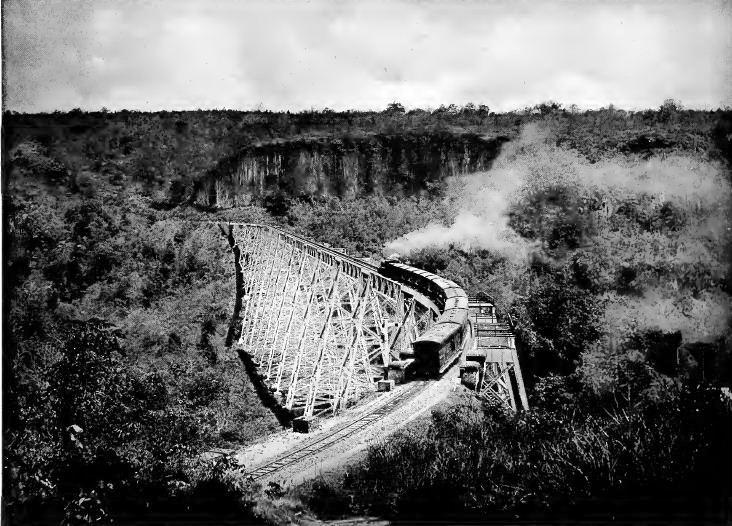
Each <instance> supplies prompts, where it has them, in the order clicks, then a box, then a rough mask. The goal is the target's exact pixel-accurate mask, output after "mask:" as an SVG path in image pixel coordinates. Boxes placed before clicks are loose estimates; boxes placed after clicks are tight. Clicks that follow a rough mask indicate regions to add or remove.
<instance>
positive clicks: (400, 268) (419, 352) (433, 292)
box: [380, 260, 473, 377]
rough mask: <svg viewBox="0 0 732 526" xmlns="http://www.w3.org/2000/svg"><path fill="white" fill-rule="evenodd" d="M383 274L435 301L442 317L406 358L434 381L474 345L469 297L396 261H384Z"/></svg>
mask: <svg viewBox="0 0 732 526" xmlns="http://www.w3.org/2000/svg"><path fill="white" fill-rule="evenodd" d="M380 273H381V274H383V275H385V276H387V277H390V278H392V279H395V280H398V281H400V282H402V283H406V284H408V285H409V286H411V287H412V288H414V289H415V290H416V291H418V292H420V293H422V294H425V295H426V296H428V297H429V298H430V299H432V300H433V301H434V303H435V305H437V307H438V308H440V309H441V311H442V314H441V315H440V316H439V317H438V318H437V320H435V322H434V323H433V324H432V326H431V327H430V328H429V329H427V330H426V331H425V332H424V333H423V334H421V335H420V336H419V337H418V338H417V339H416V340H415V341H414V343H413V344H412V351H411V352H408V353H405V356H404V358H408V359H413V360H414V372H415V373H416V374H417V375H419V376H427V377H434V376H439V375H440V374H442V373H444V372H445V371H446V370H447V369H448V368H449V367H450V365H452V364H453V363H454V362H455V361H456V360H457V359H458V358H459V357H460V355H461V354H462V352H463V349H464V348H465V347H466V345H470V344H471V343H472V337H473V334H472V333H473V330H472V326H471V323H470V321H469V319H468V297H467V296H466V295H465V292H464V291H463V289H461V288H460V287H459V286H458V285H457V284H456V283H454V282H452V281H450V280H448V279H445V278H441V277H440V276H437V275H435V274H432V273H431V272H427V271H425V270H421V269H417V268H414V267H410V266H409V265H405V264H403V263H400V262H398V261H395V260H387V261H384V262H383V263H382V265H381V268H380Z"/></svg>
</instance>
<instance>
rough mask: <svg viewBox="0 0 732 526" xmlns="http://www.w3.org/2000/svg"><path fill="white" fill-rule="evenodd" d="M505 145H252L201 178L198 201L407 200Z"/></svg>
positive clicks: (446, 136)
mask: <svg viewBox="0 0 732 526" xmlns="http://www.w3.org/2000/svg"><path fill="white" fill-rule="evenodd" d="M507 140H508V139H506V138H505V137H496V138H486V137H481V136H479V135H476V134H450V133H447V132H441V133H435V132H433V133H407V134H402V135H372V136H368V137H360V138H342V137H341V138H332V137H328V138H318V139H294V140H278V141H272V142H269V143H265V144H255V145H251V146H247V147H245V148H243V149H242V150H241V151H240V152H239V153H238V154H236V155H234V156H232V157H230V158H227V159H224V160H222V161H221V162H220V163H219V164H218V166H217V167H216V168H215V169H214V170H213V171H212V172H211V173H209V174H207V175H206V176H205V177H203V178H202V179H201V180H199V181H198V183H197V187H196V196H195V198H196V201H197V202H198V203H200V204H202V205H208V206H218V207H228V206H233V205H234V206H235V205H237V204H242V203H245V202H248V201H249V200H250V199H251V197H252V196H263V195H267V194H270V193H274V192H277V191H282V192H285V193H288V194H290V195H310V196H328V195H331V196H338V197H342V198H354V197H358V196H360V195H364V194H369V193H383V194H394V195H412V194H416V193H419V192H420V191H422V190H425V189H426V188H427V187H428V186H429V185H430V184H435V183H440V182H441V181H443V180H444V179H445V178H447V177H449V176H453V175H457V174H463V173H471V172H476V171H480V170H487V169H488V168H490V165H491V162H492V161H493V159H495V157H496V156H497V155H498V152H499V150H500V147H501V144H503V142H505V141H507Z"/></svg>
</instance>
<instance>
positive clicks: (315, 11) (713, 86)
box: [3, 0, 732, 112]
mask: <svg viewBox="0 0 732 526" xmlns="http://www.w3.org/2000/svg"><path fill="white" fill-rule="evenodd" d="M730 5H731V4H730V2H728V1H725V0H720V1H707V2H694V1H674V0H670V1H669V0H666V1H638V2H627V1H622V0H615V1H606V2H591V1H590V2H588V1H584V2H578V1H576V2H575V1H559V0H547V1H537V0H534V1H531V2H528V1H527V2H520V1H519V2H517V1H505V2H498V1H477V0H476V1H445V0H443V1H403V2H399V1H394V0H390V1H310V2H305V1H298V2H294V1H293V2H285V1H279V2H277V1H267V2H258V1H234V0H231V1H229V0H208V1H204V0H115V1H111V0H81V1H73V0H50V1H49V0H5V1H4V2H3V7H4V13H3V14H4V33H3V52H4V61H3V66H4V73H5V77H4V81H5V82H4V99H5V100H4V102H5V108H6V109H10V110H16V111H29V112H31V111H53V110H56V109H60V110H68V109H71V108H74V107H80V108H83V109H89V110H97V109H100V108H102V107H107V108H108V109H111V110H117V109H123V108H127V109H136V110H161V109H195V108H231V109H252V108H256V107H264V108H268V109H273V110H284V109H289V110H301V109H308V108H311V107H313V108H323V107H330V108H333V109H338V110H342V109H369V108H373V109H383V108H384V107H385V106H386V105H387V104H388V103H389V102H391V101H400V102H402V103H403V104H404V105H405V106H406V107H407V108H413V107H422V108H430V107H431V108H436V107H438V106H439V105H441V104H450V103H456V104H464V103H466V102H470V101H472V102H474V103H476V104H487V105H489V106H490V107H491V109H493V110H495V111H504V110H511V109H517V108H521V107H525V106H527V105H533V104H536V103H539V102H543V101H546V100H549V99H551V100H555V101H558V102H560V103H562V104H565V105H569V104H572V103H575V104H577V105H579V106H580V107H599V106H606V105H608V104H610V103H613V104H615V105H616V106H618V107H623V108H628V109H639V108H648V107H657V106H659V105H660V104H661V103H662V101H663V100H664V99H666V98H675V99H679V100H681V101H682V103H683V104H684V106H686V107H698V108H716V107H719V106H724V105H732V94H731V90H730V86H731V85H732V61H731V60H730V58H731V57H732V53H731V52H732V40H731V38H732V37H731V36H730V35H732V22H731V21H732V10H731V9H730Z"/></svg>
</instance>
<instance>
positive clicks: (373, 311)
mask: <svg viewBox="0 0 732 526" xmlns="http://www.w3.org/2000/svg"><path fill="white" fill-rule="evenodd" d="M235 227H236V228H235V231H234V232H235V238H236V243H237V245H238V246H239V247H240V250H241V256H240V263H241V265H242V270H243V273H244V294H245V295H244V303H243V309H242V315H243V316H242V317H243V323H242V330H241V337H240V339H239V342H238V343H239V345H240V346H241V347H242V348H243V349H244V350H245V351H246V352H247V353H248V354H249V355H250V356H251V357H252V359H253V361H254V363H255V364H256V365H257V366H258V368H259V371H260V373H261V374H262V376H263V377H264V380H265V381H266V382H267V383H268V384H269V385H270V387H271V388H272V389H273V390H274V392H275V395H276V396H277V397H278V398H279V400H280V402H281V403H282V404H283V406H284V407H286V408H287V409H290V410H291V411H292V412H293V413H294V414H298V415H300V414H301V415H303V416H305V417H312V416H319V415H322V414H325V413H328V412H330V413H335V412H337V411H338V410H339V409H341V408H344V407H347V406H349V405H351V404H352V403H355V402H356V401H358V400H359V399H360V398H362V397H363V396H364V395H366V394H367V393H369V392H372V391H375V390H376V387H377V382H378V381H379V380H381V379H383V378H385V370H386V368H387V367H388V366H389V365H390V363H391V362H392V361H396V360H399V355H400V353H401V352H403V351H408V350H409V349H410V348H411V343H412V342H413V341H414V339H415V338H416V337H417V336H418V335H419V334H420V333H421V332H423V331H424V330H426V329H427V328H428V327H429V325H430V324H431V323H432V322H433V321H434V319H435V317H436V316H437V315H438V312H437V309H436V307H434V305H431V304H430V302H429V301H428V300H427V301H425V300H424V298H420V295H419V294H417V293H415V292H414V291H411V290H409V289H408V288H406V287H405V286H403V285H402V284H400V283H397V282H395V281H392V280H390V279H388V278H386V277H384V276H382V275H380V274H379V273H378V267H376V266H374V265H371V264H369V263H367V262H365V261H363V260H360V259H357V258H352V257H349V256H347V255H346V254H343V253H341V252H339V251H338V250H334V249H330V248H328V247H323V246H321V245H318V244H315V243H312V242H309V241H308V240H306V239H305V238H302V237H300V236H296V235H293V234H290V233H286V232H284V231H281V230H279V229H277V228H274V227H269V226H263V225H250V224H239V225H235Z"/></svg>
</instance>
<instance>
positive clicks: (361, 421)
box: [247, 381, 428, 480]
mask: <svg viewBox="0 0 732 526" xmlns="http://www.w3.org/2000/svg"><path fill="white" fill-rule="evenodd" d="M427 386H428V382H426V381H415V382H411V383H410V384H409V385H408V386H406V387H404V388H403V390H402V391H401V392H399V393H398V394H395V395H394V397H393V398H392V399H391V400H389V401H388V402H386V403H385V404H384V405H382V406H380V407H377V408H376V409H374V410H373V411H369V412H367V413H366V414H364V415H362V416H360V417H359V418H357V419H355V420H353V421H351V422H349V423H347V424H342V425H340V426H337V427H336V429H334V430H333V431H331V432H330V433H328V434H327V435H325V436H324V437H321V438H318V439H315V440H311V441H310V442H308V443H306V444H304V445H302V446H301V447H299V448H297V449H295V450H292V451H289V452H287V453H285V454H282V455H279V456H278V457H276V458H275V459H274V460H271V461H270V462H268V463H266V464H264V465H262V466H259V467H258V468H256V469H254V470H253V471H250V472H249V473H247V475H249V476H250V477H252V478H253V479H254V480H258V479H262V478H264V477H266V476H268V475H272V474H273V473H276V472H277V471H280V470H282V469H283V468H286V467H289V466H292V465H294V464H297V463H298V462H300V461H301V460H303V459H305V458H307V457H309V456H311V455H315V454H317V453H319V452H321V451H324V450H326V449H328V448H329V447H331V446H332V445H333V444H336V443H338V442H340V441H341V440H343V439H345V438H348V437H350V436H352V435H354V434H356V433H358V432H359V431H361V430H362V429H364V428H366V427H368V426H370V425H371V424H373V423H374V422H376V421H377V420H379V419H380V418H381V417H383V416H385V415H387V414H388V413H389V412H390V411H392V410H393V409H394V408H396V407H397V406H398V405H399V404H400V403H401V402H403V401H404V400H406V399H409V398H410V397H411V396H416V395H419V394H420V393H421V392H422V391H424V390H425V389H426V388H427Z"/></svg>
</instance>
